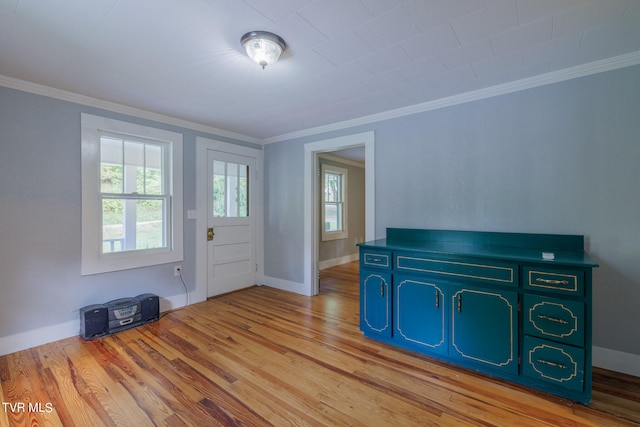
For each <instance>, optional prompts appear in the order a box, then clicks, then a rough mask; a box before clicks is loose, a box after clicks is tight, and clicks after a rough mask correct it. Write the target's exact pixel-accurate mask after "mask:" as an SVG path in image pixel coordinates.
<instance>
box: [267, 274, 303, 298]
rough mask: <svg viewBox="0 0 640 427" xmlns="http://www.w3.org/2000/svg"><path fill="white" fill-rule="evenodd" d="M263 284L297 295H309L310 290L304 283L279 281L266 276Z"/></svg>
mask: <svg viewBox="0 0 640 427" xmlns="http://www.w3.org/2000/svg"><path fill="white" fill-rule="evenodd" d="M262 283H264V284H265V285H266V286H270V287H272V288H276V289H280V290H283V291H289V292H295V293H296V294H302V295H306V296H311V295H309V290H308V289H307V287H306V286H305V285H304V283H298V282H292V281H289V280H284V279H278V278H276V277H269V276H264V277H263V278H262Z"/></svg>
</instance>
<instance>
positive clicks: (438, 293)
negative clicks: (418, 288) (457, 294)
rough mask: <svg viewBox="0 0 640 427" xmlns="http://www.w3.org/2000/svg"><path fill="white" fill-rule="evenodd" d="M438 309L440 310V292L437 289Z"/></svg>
mask: <svg viewBox="0 0 640 427" xmlns="http://www.w3.org/2000/svg"><path fill="white" fill-rule="evenodd" d="M436 308H440V292H438V290H437V289H436Z"/></svg>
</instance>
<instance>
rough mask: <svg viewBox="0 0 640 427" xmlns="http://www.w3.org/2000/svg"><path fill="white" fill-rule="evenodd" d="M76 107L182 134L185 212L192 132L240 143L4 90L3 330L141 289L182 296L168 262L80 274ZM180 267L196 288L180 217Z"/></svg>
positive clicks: (190, 196)
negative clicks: (181, 257)
mask: <svg viewBox="0 0 640 427" xmlns="http://www.w3.org/2000/svg"><path fill="white" fill-rule="evenodd" d="M81 112H87V113H91V114H96V115H102V116H104V117H110V118H114V119H119V120H125V121H130V122H133V123H140V124H144V125H149V126H155V127H158V128H161V129H167V130H172V131H175V132H181V133H183V135H184V184H183V185H184V209H185V211H186V210H188V209H195V206H196V199H195V197H196V196H195V151H196V149H195V139H196V136H198V135H200V136H205V137H209V138H214V139H217V140H220V141H225V142H236V141H231V140H229V139H228V138H223V137H218V136H215V135H208V134H202V133H198V132H195V131H192V130H188V129H182V128H178V127H175V126H170V125H166V124H162V123H154V122H150V121H148V120H142V119H136V118H133V117H127V116H124V115H121V114H116V113H113V112H109V111H102V110H98V109H95V108H90V107H85V106H81V105H77V104H73V103H70V102H64V101H59V100H56V99H52V98H47V97H43V96H39V95H34V94H30V93H25V92H21V91H17V90H13V89H7V88H3V87H0V242H1V244H0V271H1V272H2V275H0V337H5V336H10V335H14V334H18V333H20V332H25V331H30V330H34V329H38V328H43V327H46V326H50V325H57V324H61V323H64V322H69V321H72V320H77V319H78V309H79V308H80V307H83V306H85V305H89V304H95V303H103V302H107V301H110V300H112V299H116V298H123V297H130V296H136V295H138V294H141V293H145V292H152V293H155V294H157V295H159V296H160V297H162V298H170V297H174V298H177V299H178V301H182V299H181V298H182V296H183V295H184V287H183V285H182V283H181V282H180V279H179V278H177V277H175V276H174V275H173V265H174V264H168V265H161V266H155V267H149V268H140V269H133V270H126V271H120V272H116V273H105V274H97V275H92V276H81V275H80V259H81V252H80V251H81V238H80V231H81V175H80V113H81ZM242 145H247V146H252V147H256V146H255V145H251V144H246V143H242ZM184 217H185V218H186V212H185V215H184ZM180 264H182V265H183V276H184V279H185V282H186V283H187V286H188V288H189V289H190V290H193V289H194V280H195V221H194V220H185V222H184V261H183V262H182V263H180ZM185 298H186V297H185ZM185 301H186V299H185ZM79 325H80V324H79V322H78V330H79V329H80V326H79Z"/></svg>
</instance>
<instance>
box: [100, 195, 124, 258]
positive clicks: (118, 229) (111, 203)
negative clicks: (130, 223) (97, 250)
mask: <svg viewBox="0 0 640 427" xmlns="http://www.w3.org/2000/svg"><path fill="white" fill-rule="evenodd" d="M123 219H124V204H123V200H122V199H103V200H102V253H110V252H120V251H123V250H124V248H125V246H124V226H123Z"/></svg>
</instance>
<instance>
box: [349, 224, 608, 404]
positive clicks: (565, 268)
mask: <svg viewBox="0 0 640 427" xmlns="http://www.w3.org/2000/svg"><path fill="white" fill-rule="evenodd" d="M358 246H359V247H360V329H361V330H362V331H363V333H364V335H365V336H366V337H369V338H373V339H377V340H380V341H384V342H386V343H389V344H392V345H397V346H400V347H403V348H406V349H409V350H413V351H416V352H419V353H421V354H425V355H429V356H433V357H437V358H440V359H443V360H446V361H449V362H452V363H455V364H458V365H460V366H464V367H467V368H470V369H474V370H477V371H481V372H486V373H488V374H491V375H492V376H495V377H499V378H503V379H505V380H509V381H513V382H516V383H519V384H523V385H526V386H529V387H533V388H537V389H540V390H543V391H545V392H548V393H552V394H555V395H558V396H562V397H566V398H569V399H572V400H575V401H578V402H582V403H585V404H588V403H589V401H590V399H591V360H592V354H591V352H592V351H591V347H592V339H591V318H592V289H591V286H592V284H591V280H592V273H591V270H592V268H594V267H597V266H598V265H597V264H596V263H595V262H594V261H593V260H592V259H591V258H590V257H589V255H588V254H587V253H586V252H585V251H584V237H583V236H575V235H566V236H565V235H551V234H522V233H490V232H472V231H444V230H414V229H396V228H389V229H387V238H386V239H380V240H376V241H373V242H366V243H361V244H359V245H358ZM543 252H546V253H548V252H553V253H554V255H553V256H552V257H549V255H548V254H545V257H543V256H542V253H543Z"/></svg>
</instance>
